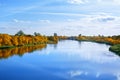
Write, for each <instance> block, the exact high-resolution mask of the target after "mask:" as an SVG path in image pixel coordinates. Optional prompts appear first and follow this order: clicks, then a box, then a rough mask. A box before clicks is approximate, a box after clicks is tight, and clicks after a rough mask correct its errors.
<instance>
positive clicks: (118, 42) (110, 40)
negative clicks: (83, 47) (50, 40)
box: [76, 34, 120, 55]
mask: <svg viewBox="0 0 120 80" xmlns="http://www.w3.org/2000/svg"><path fill="white" fill-rule="evenodd" d="M76 40H78V41H92V42H97V43H105V44H109V45H111V47H110V48H109V50H110V51H112V52H115V53H117V54H119V55H120V35H118V36H101V35H99V36H82V35H81V34H80V35H79V36H78V37H76Z"/></svg>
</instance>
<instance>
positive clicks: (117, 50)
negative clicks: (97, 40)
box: [109, 44, 120, 56]
mask: <svg viewBox="0 0 120 80" xmlns="http://www.w3.org/2000/svg"><path fill="white" fill-rule="evenodd" d="M109 50H110V51H112V52H115V53H116V54H117V55H119V56H120V44H116V45H113V46H111V47H110V48H109Z"/></svg>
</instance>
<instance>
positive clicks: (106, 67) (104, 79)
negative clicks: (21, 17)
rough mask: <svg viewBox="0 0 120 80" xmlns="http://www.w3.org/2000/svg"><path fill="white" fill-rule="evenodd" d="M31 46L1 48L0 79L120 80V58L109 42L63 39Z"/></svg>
mask: <svg viewBox="0 0 120 80" xmlns="http://www.w3.org/2000/svg"><path fill="white" fill-rule="evenodd" d="M34 47H35V46H34ZM34 47H32V48H30V47H29V48H30V49H29V48H18V49H15V50H16V51H15V50H4V51H0V58H1V59H0V80H120V57H119V56H117V55H115V54H114V53H112V52H110V51H109V50H108V49H109V47H110V46H109V45H106V44H98V43H93V42H78V41H72V40H65V41H60V42H59V43H58V44H55V45H53V44H49V45H47V47H43V46H42V47H41V46H39V47H36V48H34ZM20 49H21V50H20ZM34 50H35V51H34ZM20 51H23V52H21V53H22V54H21V55H20ZM5 52H6V53H5ZM7 52H9V53H7ZM18 54H19V55H18Z"/></svg>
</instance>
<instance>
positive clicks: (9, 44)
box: [0, 30, 58, 49]
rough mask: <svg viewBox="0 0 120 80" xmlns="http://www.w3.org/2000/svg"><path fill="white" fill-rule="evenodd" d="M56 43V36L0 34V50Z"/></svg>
mask: <svg viewBox="0 0 120 80" xmlns="http://www.w3.org/2000/svg"><path fill="white" fill-rule="evenodd" d="M57 42H58V37H57V34H54V36H44V35H41V34H40V33H36V32H35V33H34V35H29V34H25V33H24V32H23V31H21V30H20V31H19V32H17V33H16V34H15V35H9V34H0V48H1V49H4V48H13V47H19V46H27V45H28V46H30V45H31V46H32V45H38V44H49V43H50V44H56V43H57Z"/></svg>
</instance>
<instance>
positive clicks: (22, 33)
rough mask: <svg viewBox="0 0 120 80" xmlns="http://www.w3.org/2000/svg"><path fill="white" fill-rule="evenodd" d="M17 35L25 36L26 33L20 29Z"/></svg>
mask: <svg viewBox="0 0 120 80" xmlns="http://www.w3.org/2000/svg"><path fill="white" fill-rule="evenodd" d="M15 35H16V36H24V35H25V33H24V32H23V31H22V30H20V31H18V32H17V33H16V34H15Z"/></svg>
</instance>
